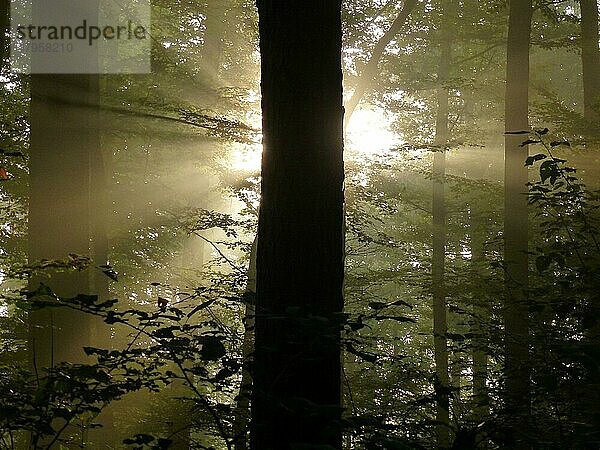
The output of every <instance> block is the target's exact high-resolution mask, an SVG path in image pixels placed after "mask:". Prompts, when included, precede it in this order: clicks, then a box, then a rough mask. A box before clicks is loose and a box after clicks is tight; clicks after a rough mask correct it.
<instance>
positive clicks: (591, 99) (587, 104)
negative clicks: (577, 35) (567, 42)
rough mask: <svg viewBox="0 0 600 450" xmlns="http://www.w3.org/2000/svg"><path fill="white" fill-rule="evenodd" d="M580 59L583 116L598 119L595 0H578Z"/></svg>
mask: <svg viewBox="0 0 600 450" xmlns="http://www.w3.org/2000/svg"><path fill="white" fill-rule="evenodd" d="M579 3H580V4H581V41H582V42H581V60H582V64H583V105H584V116H585V118H586V119H588V120H590V121H598V119H600V114H599V110H600V107H599V105H600V50H599V49H598V4H597V2H596V0H580V1H579Z"/></svg>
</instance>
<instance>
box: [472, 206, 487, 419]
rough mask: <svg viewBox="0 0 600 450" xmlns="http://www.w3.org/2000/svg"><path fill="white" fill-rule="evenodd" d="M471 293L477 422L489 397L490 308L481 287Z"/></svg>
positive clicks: (475, 229) (479, 260)
mask: <svg viewBox="0 0 600 450" xmlns="http://www.w3.org/2000/svg"><path fill="white" fill-rule="evenodd" d="M475 208H476V206H472V211H471V265H472V269H473V279H480V276H481V275H482V274H481V270H482V266H483V263H484V261H485V253H484V238H483V233H484V229H483V227H482V226H481V225H480V223H479V218H478V217H477V216H478V214H477V211H474V210H475ZM473 290H474V295H473V325H472V333H473V403H474V405H473V415H474V416H475V418H476V419H477V420H478V421H483V420H485V419H486V418H487V416H488V414H489V398H488V393H487V386H486V381H487V359H488V355H487V352H488V350H487V348H488V342H487V333H486V327H485V326H484V323H485V321H487V320H488V318H489V317H490V314H491V311H490V308H489V305H488V304H487V302H486V300H485V299H481V298H478V297H477V295H478V294H477V293H479V292H480V291H481V288H479V287H477V288H475V289H473Z"/></svg>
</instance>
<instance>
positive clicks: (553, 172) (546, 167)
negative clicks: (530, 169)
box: [540, 161, 558, 184]
mask: <svg viewBox="0 0 600 450" xmlns="http://www.w3.org/2000/svg"><path fill="white" fill-rule="evenodd" d="M557 177H558V167H557V166H556V162H554V161H544V162H543V163H542V165H541V166H540V178H541V180H542V183H543V182H545V181H546V180H547V179H550V183H551V184H554V182H555V181H556V178H557Z"/></svg>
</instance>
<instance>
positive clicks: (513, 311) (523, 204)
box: [504, 0, 532, 449]
mask: <svg viewBox="0 0 600 450" xmlns="http://www.w3.org/2000/svg"><path fill="white" fill-rule="evenodd" d="M509 6H510V8H509V23H508V45H507V67H506V99H505V127H506V132H507V133H511V132H517V131H524V130H528V129H529V121H528V93H529V43H530V32H531V16H532V4H531V0H511V1H510V5H509ZM523 136H524V135H519V134H516V135H515V134H506V138H505V149H504V151H505V175H504V262H505V286H506V303H505V311H504V326H505V351H506V354H505V389H506V409H507V411H506V412H507V419H508V422H509V423H508V425H509V430H510V433H509V435H510V436H511V437H512V438H514V446H515V447H514V448H519V449H520V448H528V444H527V442H526V436H527V433H528V423H529V417H530V372H531V370H530V364H529V336H528V335H529V312H528V306H527V272H528V256H527V242H528V241H527V239H528V236H527V223H528V219H527V196H526V192H527V186H526V184H527V170H526V167H525V159H526V158H527V154H528V148H527V146H521V142H522V141H523V140H524V139H525V138H524V137H523Z"/></svg>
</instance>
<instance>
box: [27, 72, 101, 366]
mask: <svg viewBox="0 0 600 450" xmlns="http://www.w3.org/2000/svg"><path fill="white" fill-rule="evenodd" d="M98 83H99V81H98V76H96V75H32V77H31V145H30V163H29V168H30V199H29V259H30V263H33V262H35V261H38V260H41V259H66V258H68V255H69V254H77V255H81V256H86V257H89V258H91V259H92V261H93V265H102V264H106V261H107V244H106V235H105V230H104V212H103V207H102V206H103V202H102V192H103V185H104V173H103V166H102V156H101V154H100V135H99V131H98V115H97V112H98V95H99V88H98ZM74 104H75V105H74ZM39 282H40V279H39V278H34V279H33V280H32V283H31V285H32V286H31V287H32V288H36V287H37V283H39ZM43 282H44V283H45V284H48V285H49V286H50V287H51V288H52V290H53V291H54V292H55V293H56V294H57V295H58V296H61V297H73V296H75V295H77V294H95V295H100V296H106V295H107V283H106V277H105V276H104V275H103V274H102V273H101V271H100V270H98V269H94V268H93V267H90V268H89V269H87V270H84V271H78V272H69V273H52V274H51V278H50V279H49V280H43ZM94 325H95V322H94V321H93V320H91V319H90V317H89V316H86V315H84V314H83V313H79V312H76V311H73V310H69V309H66V308H59V309H56V308H48V309H45V310H41V311H37V312H34V313H31V314H30V350H31V356H32V365H33V368H34V370H35V371H36V373H37V374H38V375H39V376H42V368H48V367H52V366H54V365H55V364H56V363H58V362H63V361H68V362H75V363H81V362H84V361H86V358H85V356H84V353H83V350H82V347H83V346H85V345H91V344H92V343H91V335H92V334H91V333H92V328H93V326H94Z"/></svg>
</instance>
